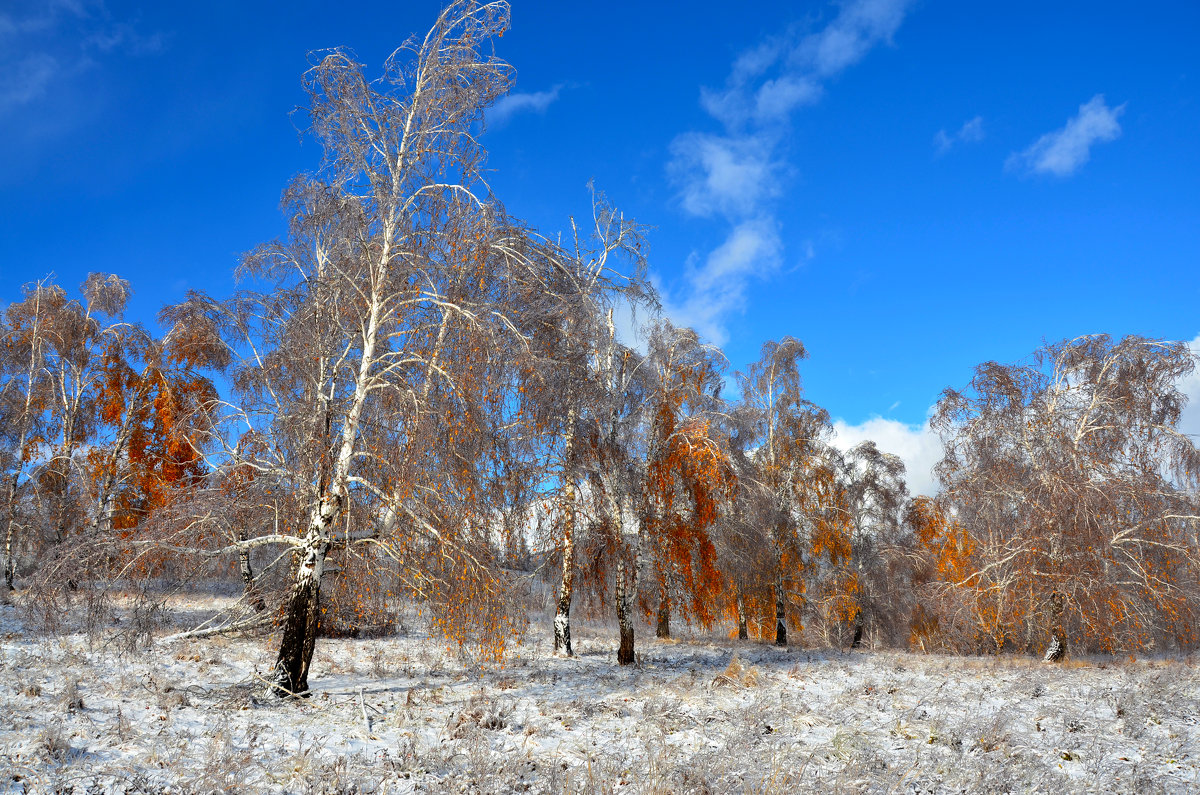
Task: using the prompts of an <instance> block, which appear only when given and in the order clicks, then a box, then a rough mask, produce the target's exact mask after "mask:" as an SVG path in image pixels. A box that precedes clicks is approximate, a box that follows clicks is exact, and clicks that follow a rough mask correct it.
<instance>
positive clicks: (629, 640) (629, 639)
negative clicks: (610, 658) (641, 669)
mask: <svg viewBox="0 0 1200 795" xmlns="http://www.w3.org/2000/svg"><path fill="white" fill-rule="evenodd" d="M633 662H634V656H633V629H632V628H630V629H624V628H622V629H621V645H620V646H619V647H618V648H617V665H633Z"/></svg>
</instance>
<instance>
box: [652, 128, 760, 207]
mask: <svg viewBox="0 0 1200 795" xmlns="http://www.w3.org/2000/svg"><path fill="white" fill-rule="evenodd" d="M771 150H772V145H771V144H770V142H768V141H767V140H766V139H765V138H764V137H761V136H742V137H728V136H722V135H707V134H704V133H685V134H684V135H680V136H679V137H677V138H676V139H675V140H674V141H673V142H672V143H671V154H672V155H674V160H673V161H672V162H671V164H670V170H671V172H672V173H673V174H677V175H681V176H682V178H681V179H680V182H681V183H682V188H681V191H680V199H681V200H682V201H683V207H684V209H685V210H687V211H688V212H689V213H691V214H692V215H698V216H701V217H704V218H710V217H712V216H713V215H716V214H720V215H723V216H726V217H727V218H733V217H737V216H744V215H749V214H751V213H753V212H754V211H755V210H756V209H757V208H758V207H759V206H761V204H762V203H763V201H764V200H765V199H767V198H770V197H773V196H775V195H776V194H777V193H778V192H779V182H778V179H777V178H776V174H775V172H776V171H777V170H778V165H776V164H773V163H772V162H771V154H772V151H771Z"/></svg>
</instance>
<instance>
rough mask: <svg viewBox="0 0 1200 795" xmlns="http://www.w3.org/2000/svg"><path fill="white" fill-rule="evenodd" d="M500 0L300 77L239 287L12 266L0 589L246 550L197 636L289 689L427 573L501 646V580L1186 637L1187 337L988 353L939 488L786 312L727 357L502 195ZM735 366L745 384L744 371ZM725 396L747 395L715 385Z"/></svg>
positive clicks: (765, 610) (507, 595)
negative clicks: (831, 407) (175, 294)
mask: <svg viewBox="0 0 1200 795" xmlns="http://www.w3.org/2000/svg"><path fill="white" fill-rule="evenodd" d="M508 22H509V13H508V7H507V5H506V4H505V3H501V2H491V3H481V2H473V1H471V0H459V1H458V2H454V3H452V4H451V5H449V6H448V7H447V8H446V9H445V11H444V12H443V13H442V15H441V17H440V18H439V19H438V21H437V23H436V24H435V26H434V27H433V28H432V30H431V31H430V32H429V33H428V35H426V36H424V37H421V38H414V39H412V40H410V41H409V42H408V43H407V44H406V45H405V46H403V47H401V48H400V49H398V50H397V51H396V52H395V53H394V54H393V55H392V57H391V58H389V59H388V61H387V62H386V63H385V65H384V68H383V71H382V73H381V74H379V75H377V76H372V77H368V75H367V72H366V70H365V67H364V66H363V65H361V64H359V63H357V62H356V61H355V60H354V59H353V58H352V57H351V56H350V55H349V54H348V53H346V52H343V51H330V52H325V53H321V54H319V55H318V57H316V58H315V59H314V63H313V66H312V68H311V69H310V70H309V71H308V72H307V73H306V74H305V75H304V86H305V88H306V90H307V94H308V98H309V106H308V109H307V111H308V120H309V132H310V133H311V135H312V136H314V137H315V138H316V139H317V140H319V141H320V142H321V144H322V146H323V152H324V158H323V160H322V163H321V165H320V167H319V168H318V169H317V170H316V171H314V172H313V173H311V174H304V175H301V176H299V177H297V178H296V179H295V180H294V181H293V182H292V183H291V184H290V185H289V186H288V187H287V189H286V191H285V193H284V197H283V213H284V215H285V217H286V219H287V222H288V233H287V235H286V236H285V237H284V238H283V239H281V240H278V241H274V242H271V243H267V244H264V245H262V246H260V247H259V248H257V249H255V250H254V251H252V252H250V253H248V254H247V255H245V257H244V258H243V259H242V261H241V263H240V265H239V277H240V284H241V285H242V286H243V287H242V289H241V290H240V291H239V292H237V293H235V294H234V295H232V296H228V297H220V298H218V297H212V296H208V295H205V294H202V293H191V294H189V295H188V296H187V298H186V300H185V301H183V302H182V303H179V304H176V305H172V306H168V307H165V308H163V309H162V311H161V313H160V315H159V318H158V320H159V327H160V328H161V329H163V330H164V331H163V332H162V333H161V334H159V333H157V332H155V331H153V330H151V329H150V328H147V327H145V326H143V325H141V324H139V323H136V322H131V321H129V320H127V319H126V318H125V315H124V309H125V305H126V303H127V301H128V299H129V296H130V293H131V286H130V285H129V283H128V282H126V281H125V280H123V279H121V278H120V277H119V276H116V275H108V274H93V275H92V276H90V277H89V278H88V279H87V281H85V282H84V284H83V285H81V286H80V287H79V288H78V289H77V290H75V289H67V288H66V287H64V286H61V285H58V284H55V283H54V282H53V281H51V280H49V279H47V280H45V281H41V282H37V283H34V284H30V285H29V286H28V287H27V288H26V289H25V292H24V295H23V296H21V297H19V300H16V301H15V303H12V304H10V305H9V306H8V307H7V309H6V310H5V312H4V315H3V324H2V326H0V335H2V338H3V345H2V347H0V374H2V377H3V381H2V385H0V468H2V469H3V483H2V485H0V489H2V492H0V493H2V497H0V499H2V502H0V510H2V511H3V513H2V515H0V532H3V539H4V575H5V585H6V588H8V589H12V588H14V587H19V588H20V589H21V590H22V591H27V592H28V595H27V598H26V599H25V603H26V606H27V607H28V608H29V609H30V610H32V611H35V612H38V613H39V614H40V615H41V616H42V618H43V619H44V620H45V621H47V622H50V623H53V622H54V620H55V616H58V615H62V614H63V613H64V611H68V610H70V609H72V606H81V607H82V609H87V607H88V606H89V605H92V604H94V603H95V602H96V601H97V600H98V599H101V598H102V596H103V594H106V593H109V592H110V591H113V590H116V589H124V590H128V589H130V588H136V587H137V586H138V585H139V584H146V583H150V582H157V581H161V580H162V579H164V578H167V579H173V580H187V581H192V582H203V581H207V580H213V579H229V578H236V577H239V576H240V578H241V581H242V583H243V586H244V589H245V598H244V599H242V600H241V601H240V602H239V603H238V605H237V606H236V607H235V608H234V609H233V611H232V612H231V613H230V614H229V615H227V616H224V617H223V619H222V621H221V622H219V623H218V624H215V625H212V626H210V627H208V628H206V629H202V630H198V633H203V632H211V633H216V632H228V631H268V630H273V631H277V632H278V655H277V662H276V664H275V668H274V671H273V673H272V675H271V676H272V682H273V683H274V685H275V686H276V687H277V688H278V690H279V692H281V693H287V692H291V693H300V692H303V691H304V690H306V689H307V674H308V667H309V663H310V661H311V658H312V653H313V648H314V644H315V643H316V641H317V638H318V636H319V635H321V634H337V633H343V634H355V633H369V632H386V631H387V629H388V627H389V626H390V625H391V624H392V622H393V621H394V615H395V610H396V609H397V606H398V605H400V604H402V603H403V604H409V605H411V604H414V603H415V604H417V605H419V606H420V609H421V610H422V611H423V612H424V613H425V614H426V615H427V616H428V617H429V618H430V620H431V622H432V624H433V625H434V626H435V627H436V628H437V629H438V630H440V631H441V632H442V633H443V634H444V635H445V636H446V638H447V639H449V641H450V642H451V643H460V644H469V645H471V646H472V647H474V648H476V649H477V650H479V651H480V652H481V653H482V654H484V655H485V656H494V657H499V656H502V655H503V653H504V651H505V649H506V647H507V646H509V645H510V644H511V643H512V642H513V640H514V639H516V638H517V637H519V636H520V634H521V632H522V631H523V629H524V627H525V626H526V621H527V617H526V616H525V615H524V612H523V607H522V602H521V600H519V599H518V598H517V597H516V596H515V594H516V592H517V591H518V590H519V588H517V587H516V586H517V584H518V583H520V582H521V581H525V580H528V579H529V578H531V577H538V578H541V579H542V580H545V581H548V582H550V583H551V585H552V587H553V590H554V593H555V596H556V617H555V619H554V627H553V628H554V643H555V647H556V649H558V650H559V651H561V652H562V653H565V654H570V653H571V651H572V649H571V633H570V628H571V623H570V618H571V608H572V604H573V602H576V603H577V602H578V599H579V598H581V597H582V596H587V597H588V598H589V599H591V600H593V602H594V603H595V604H597V605H600V606H601V607H602V609H604V610H606V611H610V614H611V615H613V616H615V618H616V623H617V626H618V628H619V636H618V637H617V638H615V639H614V646H615V647H616V654H617V660H618V662H620V663H621V664H628V663H632V662H634V660H635V634H636V632H635V630H636V629H637V628H638V627H641V626H644V625H645V624H644V623H643V622H645V621H647V620H649V621H650V623H651V624H652V625H653V626H654V627H655V628H656V633H657V634H658V635H659V636H668V635H670V633H671V632H672V628H673V627H675V626H677V625H678V622H686V623H689V624H693V625H698V626H701V627H706V628H717V627H727V628H728V631H729V632H730V634H731V635H732V634H733V633H734V632H736V633H737V635H738V637H741V638H758V639H761V640H764V641H768V642H773V643H778V644H787V643H788V642H789V638H791V639H792V642H795V640H796V635H797V633H802V636H803V637H804V638H806V639H808V640H811V641H815V642H821V643H828V644H833V645H842V646H859V645H863V644H869V645H872V646H897V647H905V646H910V647H914V648H919V649H924V650H926V651H934V650H946V651H953V652H963V653H978V652H998V651H1002V650H1013V651H1020V652H1025V653H1036V654H1046V655H1047V656H1048V657H1050V658H1051V659H1058V658H1061V657H1062V655H1063V654H1065V653H1066V651H1067V649H1075V650H1080V651H1105V652H1114V651H1136V650H1152V649H1153V650H1163V649H1192V648H1195V646H1196V643H1197V637H1196V619H1197V608H1198V607H1200V579H1198V577H1200V504H1198V502H1200V500H1198V497H1197V493H1198V486H1200V452H1198V451H1197V448H1196V446H1195V444H1194V441H1193V440H1192V439H1191V438H1189V437H1188V436H1187V435H1185V434H1184V433H1182V432H1181V431H1180V430H1179V419H1180V414H1181V410H1182V408H1183V405H1184V402H1185V397H1184V396H1183V394H1182V393H1181V392H1180V390H1179V387H1178V384H1179V383H1180V379H1181V378H1182V377H1184V376H1186V375H1187V374H1188V373H1190V372H1191V371H1192V369H1193V367H1194V365H1195V357H1194V355H1193V354H1192V353H1191V352H1190V350H1189V348H1188V347H1187V346H1186V345H1185V344H1183V343H1178V342H1165V341H1158V340H1151V339H1143V338H1137V337H1127V338H1124V339H1121V340H1114V339H1111V338H1109V337H1107V336H1090V337H1083V338H1080V339H1076V340H1071V341H1064V342H1060V343H1055V344H1049V345H1046V346H1045V347H1043V348H1042V349H1040V350H1038V351H1037V352H1035V353H1034V354H1033V355H1032V356H1031V357H1030V358H1029V359H1027V360H1025V361H1023V362H1019V363H1016V364H1009V365H1002V364H997V363H994V362H989V363H986V364H983V365H981V366H979V367H978V368H977V369H976V371H975V375H974V378H973V379H972V380H971V382H970V383H969V384H968V385H966V387H965V388H963V389H962V390H961V391H958V390H947V391H946V392H944V393H943V395H942V397H941V399H940V400H939V402H938V405H937V408H936V412H935V415H934V417H933V420H932V423H933V426H934V428H935V429H936V431H937V432H938V433H939V434H940V437H941V439H942V442H943V444H944V448H945V456H944V458H943V459H942V461H941V462H940V463H939V464H938V466H937V470H936V474H937V477H938V482H939V487H940V490H939V492H938V494H937V496H935V497H932V498H930V497H911V496H910V495H909V494H908V492H907V490H906V486H905V472H904V466H903V464H902V463H901V461H900V460H899V459H898V458H897V457H895V456H893V455H890V454H888V453H886V452H883V451H881V450H880V449H878V447H876V445H875V444H873V443H871V442H865V443H862V444H860V445H858V446H856V447H854V448H853V449H850V450H840V449H838V448H837V447H836V446H834V444H833V443H832V436H833V434H832V425H831V421H830V417H829V414H828V412H827V411H826V410H825V409H823V408H822V407H820V406H818V405H815V404H814V403H812V402H811V401H809V400H808V399H807V398H806V397H805V393H804V389H803V384H802V380H801V370H802V365H803V362H804V360H805V359H806V358H807V356H808V352H807V351H806V349H805V347H804V345H803V344H802V343H801V342H800V341H798V340H796V339H793V338H790V337H787V338H783V339H781V340H778V341H771V342H768V343H766V344H765V345H764V346H763V349H762V354H761V357H760V358H759V360H758V361H757V362H755V363H753V364H751V365H750V366H748V367H746V368H745V369H744V370H743V371H741V372H735V373H729V372H728V371H727V364H726V362H725V359H724V357H723V356H722V354H721V352H720V351H719V350H718V349H716V348H714V347H712V346H709V345H706V344H704V343H703V342H702V340H701V339H700V338H699V337H698V335H697V334H696V332H695V331H693V330H691V329H686V328H678V327H676V326H674V325H672V324H671V323H670V322H669V321H667V320H664V319H658V320H654V321H652V322H650V323H648V324H647V325H646V327H645V328H644V340H643V342H642V343H641V344H638V345H632V344H631V343H630V342H629V341H628V340H624V339H622V338H621V336H620V335H618V333H617V331H616V328H617V325H618V321H619V320H620V317H619V315H620V313H628V312H630V311H631V310H636V311H638V313H639V316H641V317H655V316H656V309H657V304H656V299H655V296H654V291H653V289H652V287H651V286H650V283H649V281H648V278H647V275H646V261H645V255H644V245H645V241H644V238H643V230H642V229H640V228H639V227H638V226H637V225H636V224H634V223H632V222H630V221H629V220H627V219H626V218H624V216H623V215H622V214H621V213H620V212H619V211H618V210H617V209H616V208H614V207H613V206H612V205H611V204H610V203H609V202H608V201H607V200H606V199H605V198H604V197H603V195H601V194H599V193H596V194H594V195H593V211H592V214H591V216H590V217H588V218H587V219H585V220H582V221H572V222H571V224H570V229H569V232H568V233H567V234H565V235H562V236H559V237H555V238H553V239H551V238H547V237H543V236H542V235H540V234H538V233H537V232H536V231H535V230H533V229H532V228H530V227H529V226H528V225H526V224H524V223H522V222H521V221H519V220H517V219H515V218H512V217H510V216H509V215H508V214H506V212H505V211H504V208H503V205H502V204H501V203H500V201H499V200H498V199H497V197H495V196H493V195H492V194H491V192H490V190H489V188H488V186H487V184H486V182H485V181H484V179H483V175H482V171H481V169H482V167H483V163H484V156H485V153H484V151H483V149H482V148H481V146H480V143H479V135H478V133H479V131H480V127H481V123H482V121H483V112H484V110H485V109H486V108H487V107H488V106H489V105H490V104H491V103H493V102H494V101H495V100H497V99H498V98H500V97H501V96H503V95H504V94H505V93H506V92H507V91H508V90H509V89H510V87H511V85H512V81H513V77H514V75H513V72H512V70H511V68H510V67H509V65H508V64H506V63H505V62H503V61H502V60H500V59H499V58H497V57H495V55H494V54H493V52H492V48H491V41H492V39H493V38H494V37H496V36H499V35H500V34H502V32H503V31H504V30H505V29H506V27H507V25H508ZM731 385H732V386H731ZM731 393H732V394H737V395H738V397H737V398H736V399H729V398H728V397H726V396H727V395H729V394H731Z"/></svg>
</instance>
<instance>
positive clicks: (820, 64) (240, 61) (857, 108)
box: [0, 0, 1200, 480]
mask: <svg viewBox="0 0 1200 795" xmlns="http://www.w3.org/2000/svg"><path fill="white" fill-rule="evenodd" d="M438 8H439V4H438V3H436V2H425V0H419V1H414V2H404V3H396V2H388V3H384V2H378V3H374V2H366V3H352V2H341V3H336V4H334V3H322V2H311V1H308V2H306V1H304V0H301V1H300V2H292V3H287V4H284V3H275V4H258V3H252V2H238V3H233V2H208V3H203V4H176V3H153V4H151V3H143V4H136V3H124V2H115V0H107V2H103V3H101V2H95V1H92V0H57V1H55V0H50V2H47V1H46V0H42V1H41V2H29V3H25V2H20V0H17V2H11V1H6V2H3V3H0V148H2V150H3V152H4V157H3V159H2V160H0V300H12V299H15V298H16V297H17V296H18V295H19V289H20V285H21V284H23V283H25V282H28V281H30V280H33V279H36V278H39V277H42V276H44V275H46V274H47V273H50V272H53V273H54V274H55V275H56V276H57V278H58V280H59V281H60V282H61V283H64V284H66V285H74V284H77V283H78V282H80V281H82V279H83V278H84V276H86V274H87V273H88V272H89V271H112V272H117V273H120V274H121V275H123V276H125V277H126V278H128V279H130V280H131V281H132V283H133V286H134V289H135V290H136V291H137V298H136V300H135V303H134V305H133V307H132V313H133V314H134V315H135V316H136V317H138V318H142V319H146V320H149V319H150V318H151V317H152V316H153V313H154V312H155V311H156V310H157V308H158V307H159V306H160V305H162V304H163V303H164V302H169V301H173V300H178V299H179V298H181V297H182V295H183V291H184V290H186V289H189V288H198V289H203V290H206V291H208V292H210V293H212V294H214V295H218V296H220V295H225V294H227V293H228V292H230V291H231V290H232V289H233V287H234V285H233V281H232V276H231V270H232V268H233V266H234V264H235V263H236V260H237V257H238V254H239V252H242V251H245V250H247V249H249V248H251V247H252V246H254V245H255V244H257V243H259V242H261V241H264V240H267V239H270V238H272V237H274V236H276V235H278V234H279V233H280V232H281V231H282V222H281V219H280V216H279V213H278V208H277V203H278V199H279V195H280V192H281V191H282V189H283V187H284V185H285V184H286V182H287V180H288V179H289V178H290V177H291V176H292V175H293V174H295V173H296V172H299V171H302V170H307V169H311V168H312V167H313V166H314V165H315V164H316V162H317V159H318V156H319V152H318V149H317V147H316V146H315V145H314V144H313V143H312V142H311V141H309V140H304V139H303V138H302V137H301V136H300V135H299V134H298V133H297V130H296V127H295V126H294V125H293V123H292V120H291V119H290V118H289V116H288V112H289V111H290V110H291V109H292V108H293V107H295V106H297V105H298V104H300V103H301V102H302V101H303V95H302V93H301V91H300V75H301V73H302V72H303V70H304V69H305V66H306V58H305V54H306V53H307V52H308V51H310V50H314V49H320V48H326V47H333V46H346V47H349V48H352V49H353V50H354V51H355V52H356V53H357V54H358V56H359V57H360V59H361V60H363V61H364V62H365V63H367V64H368V65H370V66H372V67H374V66H377V65H378V64H380V63H381V62H382V60H383V59H384V58H385V57H386V56H387V54H388V53H390V52H391V51H392V49H394V48H395V47H396V46H397V45H399V44H400V43H401V42H402V41H403V40H404V39H405V38H406V36H407V35H409V34H410V33H414V32H423V31H424V30H425V29H427V28H428V26H429V24H430V23H431V21H432V20H433V19H434V17H435V16H436V14H437V11H438ZM731 8H736V9H737V10H736V11H731ZM1197 41H1200V5H1198V4H1196V3H1195V2H1158V3H1145V4H1141V5H1139V6H1137V8H1136V10H1134V9H1133V7H1132V6H1130V5H1129V4H1125V3H1122V4H1117V3H1105V2H1094V1H1093V2H1086V3H1085V2H1056V3H1044V2H1037V3H1035V2H1008V3H996V4H986V5H985V4H977V3H959V2H950V0H923V1H920V0H918V1H914V2H905V1H904V0H851V1H850V2H844V3H828V2H808V3H794V4H785V3H766V4H761V6H760V5H758V4H753V3H747V4H737V5H736V6H731V5H730V4H728V3H710V2H700V1H699V0H698V1H697V2H693V3H690V4H687V5H686V6H684V5H681V4H676V3H649V4H622V3H611V4H605V5H591V4H582V3H559V2H555V3H550V2H517V3H516V4H515V8H514V10H513V26H512V30H511V31H510V32H509V33H508V34H507V35H506V36H505V37H504V38H503V39H502V40H500V41H499V42H497V49H498V51H499V53H500V54H501V55H502V56H503V57H505V58H506V59H508V60H509V61H510V62H511V63H512V64H513V65H514V66H515V67H516V68H517V72H518V79H517V85H516V87H515V89H514V94H513V95H512V96H510V97H509V98H508V99H506V100H503V101H502V104H501V106H499V107H497V108H496V109H495V110H494V111H493V112H492V113H491V115H490V124H489V129H488V132H487V134H486V137H485V141H486V145H487V146H488V148H489V149H490V150H491V158H490V161H489V163H490V166H491V168H492V169H493V173H492V175H491V183H492V186H493V188H494V189H495V191H496V193H497V195H498V196H499V197H500V198H501V199H502V200H503V201H504V202H505V203H506V205H507V206H508V208H509V209H510V210H511V211H512V212H513V213H514V214H516V215H518V216H520V217H523V218H525V219H527V220H528V221H529V222H530V223H532V224H533V225H534V226H536V227H538V228H539V229H540V230H542V231H543V232H546V233H553V232H555V231H556V230H559V229H563V228H565V226H566V223H567V217H568V216H569V215H571V214H576V215H580V214H585V213H586V212H587V211H588V206H589V205H588V202H589V198H588V193H587V189H586V184H587V182H588V180H589V179H594V180H595V184H596V185H597V187H598V188H600V189H601V190H603V191H605V192H606V193H607V194H608V195H609V196H610V198H611V199H612V200H613V201H614V202H615V203H616V204H617V205H618V206H620V207H621V208H623V209H624V210H625V211H626V213H627V214H628V215H630V216H632V217H634V218H636V219H638V220H639V221H641V222H642V223H645V224H647V225H649V226H651V227H652V229H651V230H650V232H649V241H650V258H651V266H652V271H653V274H654V278H655V280H656V282H657V283H658V285H659V287H660V289H661V290H662V292H663V297H664V302H665V305H666V307H667V310H668V312H669V313H670V314H671V315H672V317H674V318H675V319H676V320H677V321H681V322H686V323H689V324H693V325H695V326H696V327H697V328H698V329H700V330H701V331H702V332H703V333H705V334H706V335H707V336H708V337H709V338H711V339H714V340H716V341H718V342H720V343H721V344H722V346H723V347H724V349H725V351H726V353H727V354H728V356H729V359H730V360H731V363H732V366H733V369H737V368H740V367H742V366H744V365H745V364H746V363H747V362H749V361H751V360H752V359H754V358H756V356H757V354H758V351H759V349H760V347H761V345H762V343H763V342H764V341H765V340H767V339H771V338H778V337H780V336H783V335H785V334H791V335H793V336H796V337H799V338H800V339H802V340H804V342H805V344H806V345H807V346H808V348H809V350H810V352H811V356H812V358H811V360H810V361H809V363H808V364H807V366H806V368H805V377H806V384H807V387H808V390H809V395H810V397H811V398H812V399H814V400H816V401H817V402H819V403H821V404H822V405H824V406H826V407H827V408H829V410H830V411H831V413H832V414H833V415H834V416H835V417H837V418H839V419H840V420H841V423H840V424H839V431H840V433H841V435H842V437H843V439H846V440H850V439H856V438H860V437H861V436H863V435H866V434H871V435H874V436H876V437H878V438H879V439H880V440H881V442H882V443H883V445H884V446H890V447H892V448H893V449H895V450H896V451H897V452H901V453H903V454H904V455H905V457H906V459H908V460H909V461H910V463H912V464H913V465H914V466H915V467H916V468H918V469H921V468H924V469H926V470H927V467H928V463H930V462H931V461H932V460H933V459H934V458H936V449H935V447H936V446H935V445H934V444H933V442H932V440H931V439H929V437H928V434H927V432H925V431H924V430H923V428H922V426H923V423H924V419H925V416H926V413H927V411H928V409H929V407H930V406H931V405H932V404H933V403H934V402H936V400H937V397H938V394H939V393H940V391H941V390H942V389H943V388H945V387H947V386H962V385H964V384H965V383H966V381H967V380H968V379H969V378H970V375H971V370H972V368H973V367H974V365H976V364H978V363H980V362H983V361H986V360H989V359H995V360H999V361H1012V360H1015V359H1018V358H1020V357H1022V356H1024V355H1026V354H1028V353H1029V352H1031V351H1032V350H1033V349H1034V348H1036V347H1037V346H1038V345H1039V344H1040V343H1041V341H1042V340H1043V339H1046V340H1056V339H1061V338H1064V337H1074V336H1077V335H1080V334H1087V333H1096V332H1108V333H1112V334H1114V335H1124V334H1129V333H1138V334H1143V335H1146V336H1151V337H1166V338H1171V339H1184V340H1194V339H1197V338H1198V336H1200V312H1198V311H1197V307H1198V306H1200V275H1197V274H1198V272H1200V268H1198V267H1197V263H1200V47H1197V46H1196V42H1197ZM1198 394H1200V391H1198ZM1196 430H1200V424H1198V427H1197V429H1196ZM919 479H920V477H918V480H919Z"/></svg>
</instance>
